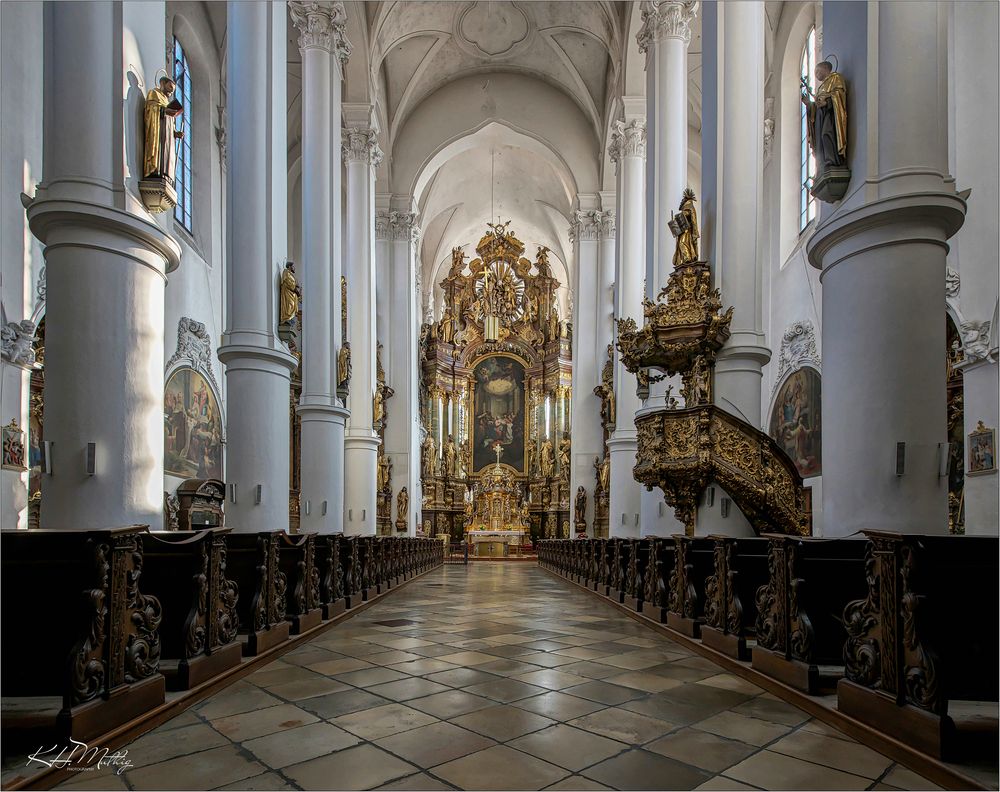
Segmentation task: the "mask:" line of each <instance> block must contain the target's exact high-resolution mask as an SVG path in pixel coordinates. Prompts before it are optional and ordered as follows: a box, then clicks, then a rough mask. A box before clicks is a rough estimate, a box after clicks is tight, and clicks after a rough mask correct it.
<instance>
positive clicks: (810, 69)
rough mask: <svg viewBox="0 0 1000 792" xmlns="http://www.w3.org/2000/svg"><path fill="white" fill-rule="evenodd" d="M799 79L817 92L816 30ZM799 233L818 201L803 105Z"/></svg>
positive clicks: (808, 40) (805, 49)
mask: <svg viewBox="0 0 1000 792" xmlns="http://www.w3.org/2000/svg"><path fill="white" fill-rule="evenodd" d="M799 77H800V78H801V79H802V80H804V81H805V83H806V85H808V86H809V90H810V91H812V92H814V93H815V91H816V28H815V27H812V28H810V29H809V35H808V36H806V44H805V46H804V47H803V48H802V59H801V61H800V64H799ZM799 118H800V123H799V133H800V134H799V146H800V156H799V163H800V164H799V231H802V230H804V229H805V227H806V226H807V225H809V223H810V222H811V221H812V220H813V219H814V218H815V217H816V199H815V198H813V197H812V195H810V194H809V189H810V188H811V187H812V181H813V179H814V178H815V177H816V158H815V157H814V156H813V153H812V151H811V150H810V149H809V139H808V138H809V114H808V113H807V112H806V106H805V105H804V104H803V105H802V106H801V110H800V111H799Z"/></svg>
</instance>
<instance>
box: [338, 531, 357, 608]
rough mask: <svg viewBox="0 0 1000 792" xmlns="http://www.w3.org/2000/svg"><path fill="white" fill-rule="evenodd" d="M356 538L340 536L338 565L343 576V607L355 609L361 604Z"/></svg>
mask: <svg viewBox="0 0 1000 792" xmlns="http://www.w3.org/2000/svg"><path fill="white" fill-rule="evenodd" d="M358 547H359V543H358V537H357V536H342V537H341V539H340V565H341V570H342V572H343V575H344V607H345V608H351V607H357V606H358V605H359V604H360V603H361V586H360V585H359V583H360V580H359V578H358V573H359V570H360V566H359V564H358V552H359V551H358Z"/></svg>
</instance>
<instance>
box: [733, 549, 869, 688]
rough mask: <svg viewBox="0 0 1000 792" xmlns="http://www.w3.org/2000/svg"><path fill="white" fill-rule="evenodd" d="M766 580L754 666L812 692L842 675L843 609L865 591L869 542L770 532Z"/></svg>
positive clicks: (829, 685)
mask: <svg viewBox="0 0 1000 792" xmlns="http://www.w3.org/2000/svg"><path fill="white" fill-rule="evenodd" d="M766 536H767V538H768V540H769V545H768V559H767V565H768V582H767V583H766V584H765V585H763V586H761V587H760V589H758V591H757V596H756V601H757V624H756V627H755V630H756V640H757V643H756V645H755V646H754V648H753V652H752V664H753V667H754V668H755V669H757V670H758V671H762V672H763V673H765V674H768V675H769V676H772V677H774V678H775V679H779V680H781V681H782V682H784V683H786V684H788V685H791V686H793V687H797V688H799V689H800V690H804V691H806V692H808V693H818V692H819V691H821V690H828V689H832V688H833V686H834V685H835V684H836V682H837V680H838V679H839V678H840V677H841V676H843V673H844V661H843V647H844V641H845V640H846V638H847V633H846V632H845V631H844V626H843V623H842V622H841V614H842V613H843V611H844V607H845V606H846V605H847V603H848V602H850V601H852V600H855V599H858V598H861V597H863V596H864V593H865V577H864V554H865V544H866V543H865V542H864V541H862V540H859V539H813V538H801V537H794V536H778V535H774V534H767V535H766Z"/></svg>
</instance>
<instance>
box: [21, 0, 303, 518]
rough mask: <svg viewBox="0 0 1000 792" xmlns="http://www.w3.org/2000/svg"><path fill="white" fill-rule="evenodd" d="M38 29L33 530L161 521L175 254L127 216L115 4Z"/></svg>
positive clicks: (74, 7) (80, 9)
mask: <svg viewBox="0 0 1000 792" xmlns="http://www.w3.org/2000/svg"><path fill="white" fill-rule="evenodd" d="M45 27H46V47H45V64H44V68H45V79H44V85H45V93H46V95H45V106H46V108H47V111H46V113H45V119H44V141H43V147H44V158H43V166H44V172H43V182H42V183H41V184H40V185H39V186H38V189H37V191H36V194H35V198H34V200H33V201H32V202H31V204H30V206H29V207H28V222H29V223H30V227H31V230H32V232H33V233H34V234H35V236H37V237H38V239H39V240H41V241H42V243H43V244H44V245H45V262H46V278H47V304H46V331H45V394H44V400H45V407H44V411H45V412H44V423H45V439H46V440H47V441H51V442H52V444H53V445H52V455H51V458H50V463H51V465H52V471H53V472H52V475H51V476H44V477H43V481H42V491H43V499H42V511H41V526H42V527H43V528H61V529H74V528H79V529H92V528H106V527H110V526H119V525H128V524H133V523H144V524H148V525H150V526H152V527H154V528H156V527H161V526H162V524H163V406H162V405H163V315H164V314H163V301H164V287H165V284H166V273H167V272H169V271H170V270H172V269H174V268H176V267H177V265H178V261H179V256H180V250H179V248H178V246H177V243H176V242H174V241H173V239H171V238H170V237H169V236H168V235H167V234H165V233H164V232H163V231H162V230H161V229H160V228H159V227H158V226H157V225H156V224H155V223H153V222H152V219H151V217H150V216H149V215H147V214H146V213H145V212H143V211H142V210H137V211H138V212H139V214H132V213H130V212H125V211H122V209H121V206H122V205H123V203H124V198H123V191H124V172H123V167H122V166H123V162H124V157H123V154H124V143H123V134H124V128H123V121H122V94H121V88H120V86H121V85H122V83H123V76H122V60H121V42H122V35H123V32H122V24H121V16H120V8H119V7H118V6H117V4H116V3H112V2H93V3H66V4H59V5H58V7H55V6H54V5H49V6H47V8H46V11H45ZM83 74H86V75H87V77H86V79H81V75H83ZM151 76H152V74H151V73H150V77H151ZM49 111H51V112H49ZM129 150H130V151H132V149H131V148H130V149H129ZM138 156H141V155H138ZM130 164H131V165H132V167H135V163H130ZM134 204H135V205H138V202H137V201H135V202H134ZM286 399H287V394H286ZM4 417H5V418H6V417H7V416H4ZM285 423H286V425H287V416H286V421H285ZM22 426H24V424H22ZM26 428H27V427H26V426H25V429H26ZM91 443H92V444H94V445H93V448H94V463H95V464H94V466H93V467H92V468H88V446H89V445H90V444H91ZM285 487H286V490H287V482H286V485H285ZM286 500H287V496H286Z"/></svg>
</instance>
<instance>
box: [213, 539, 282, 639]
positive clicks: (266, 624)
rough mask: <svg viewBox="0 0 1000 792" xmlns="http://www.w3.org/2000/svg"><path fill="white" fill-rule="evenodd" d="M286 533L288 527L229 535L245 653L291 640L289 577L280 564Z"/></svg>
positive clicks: (227, 543)
mask: <svg viewBox="0 0 1000 792" xmlns="http://www.w3.org/2000/svg"><path fill="white" fill-rule="evenodd" d="M284 535H285V534H284V531H261V532H260V533H230V534H228V535H227V537H226V545H227V547H228V564H227V566H228V571H229V576H230V577H231V578H232V579H233V580H234V581H236V585H237V586H239V590H240V592H241V593H240V598H239V601H238V602H237V607H236V610H237V613H238V614H239V619H240V633H241V635H242V636H243V654H244V656H255V655H258V654H260V653H261V652H264V651H266V650H268V649H270V648H271V647H272V646H277V645H278V644H280V643H284V642H285V641H287V640H288V633H289V630H290V628H291V625H290V624H289V623H288V622H287V621H286V620H285V597H286V590H287V587H288V581H287V578H286V577H285V574H284V573H283V572H282V571H281V566H280V564H281V548H282V545H283V544H284V540H283V539H282V537H283V536H284Z"/></svg>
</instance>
